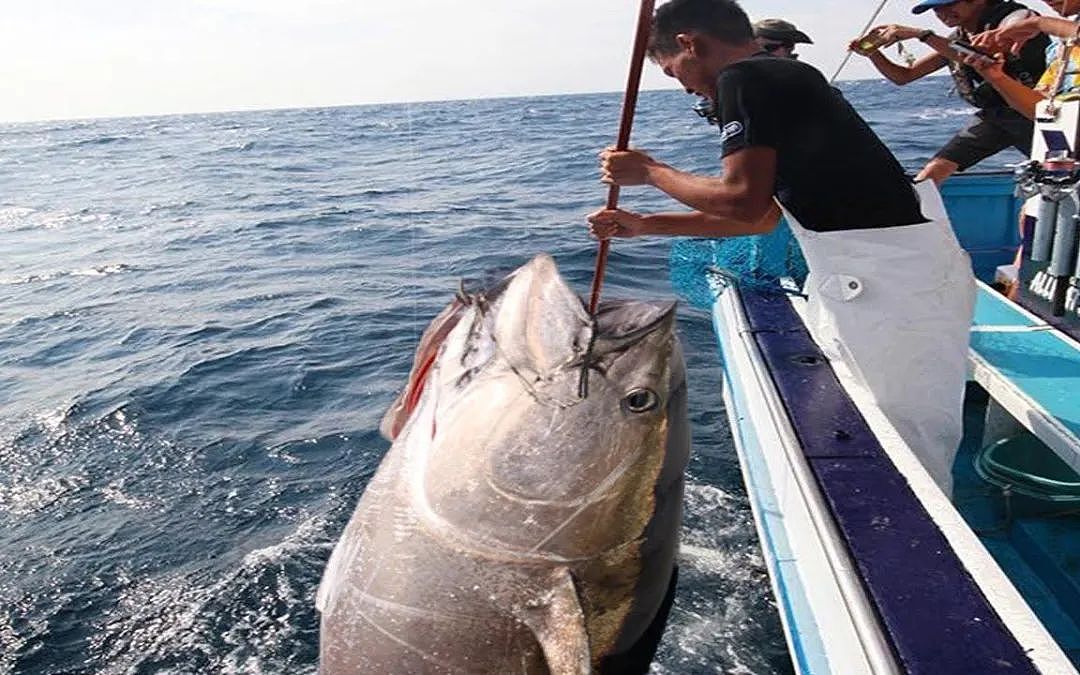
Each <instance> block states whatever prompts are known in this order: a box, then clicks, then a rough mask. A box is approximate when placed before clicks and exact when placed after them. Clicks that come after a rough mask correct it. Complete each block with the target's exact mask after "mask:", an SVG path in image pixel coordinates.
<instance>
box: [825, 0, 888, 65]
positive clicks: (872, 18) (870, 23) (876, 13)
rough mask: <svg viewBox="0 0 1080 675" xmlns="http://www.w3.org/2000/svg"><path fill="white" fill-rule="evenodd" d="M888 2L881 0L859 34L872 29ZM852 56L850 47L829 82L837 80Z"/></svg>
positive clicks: (864, 33)
mask: <svg viewBox="0 0 1080 675" xmlns="http://www.w3.org/2000/svg"><path fill="white" fill-rule="evenodd" d="M887 4H889V0H881V4H879V5H878V6H877V9H875V10H874V13H873V14H871V15H870V19H869V20H868V21H867V22H866V25H865V26H863V29H862V30H861V31H859V35H866V31H868V30H870V26H873V25H874V22H875V21H877V18H878V16H879V15H880V14H881V10H883V9H885V5H887ZM850 58H851V50H850V49H849V50H848V51H847V53H845V54H844V60H843V61H841V62H840V67H839V68H837V69H836V72H835V73H833V76H832V77H830V78H829V84H832V83H833V82H835V81H836V78H838V77H840V71H842V70H843V69H844V66H846V65H847V62H848V60H849V59H850Z"/></svg>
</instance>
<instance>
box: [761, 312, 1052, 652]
mask: <svg viewBox="0 0 1080 675" xmlns="http://www.w3.org/2000/svg"><path fill="white" fill-rule="evenodd" d="M740 301H741V302H742V307H743V311H744V312H745V313H746V315H747V317H748V319H749V320H750V323H751V327H752V329H753V330H754V341H755V342H756V343H757V345H758V349H759V350H760V353H761V355H762V358H763V360H764V361H765V363H766V365H767V367H768V369H769V372H770V374H771V375H772V377H773V382H774V384H775V385H776V388H777V390H778V391H779V392H780V396H781V399H782V401H783V404H784V406H785V408H786V409H787V412H788V417H789V420H790V421H791V423H792V426H793V427H794V428H795V432H796V434H797V436H798V437H799V440H800V441H801V442H802V446H803V450H804V455H805V456H806V458H807V461H808V463H809V465H810V467H811V470H812V472H813V473H814V475H815V477H816V478H817V483H818V487H819V488H820V490H821V491H822V493H823V495H824V496H825V498H826V500H827V502H828V503H829V506H830V508H831V511H832V514H833V517H834V518H835V519H836V523H837V525H838V527H839V530H840V533H841V536H842V537H843V539H844V541H845V543H846V544H847V546H848V551H849V553H850V554H851V557H852V559H853V560H854V562H855V563H856V566H857V567H858V570H859V576H860V577H861V579H862V581H863V584H864V588H865V590H866V591H867V595H868V597H869V598H870V600H871V602H872V604H873V606H874V608H875V609H876V611H877V613H878V618H879V619H880V620H881V622H882V624H883V625H884V627H885V629H886V634H887V635H888V637H889V639H890V641H891V643H892V647H893V649H894V650H895V652H896V654H897V656H898V659H899V661H900V662H901V663H903V664H904V667H905V668H906V669H907V670H908V671H910V672H927V673H945V672H947V673H964V672H970V673H985V672H992V671H994V672H997V671H1000V672H1017V673H1020V672H1027V673H1036V672H1038V671H1037V670H1036V668H1035V666H1034V664H1032V663H1031V661H1030V660H1029V659H1028V657H1027V655H1026V654H1025V651H1024V649H1023V647H1022V646H1021V645H1020V644H1019V642H1018V641H1017V640H1016V638H1015V637H1014V636H1013V635H1012V633H1011V632H1010V631H1009V630H1008V629H1007V628H1006V626H1005V624H1004V622H1003V621H1002V620H1001V618H1000V617H999V616H998V614H997V611H996V610H995V609H994V608H993V607H992V606H991V605H990V603H989V602H988V601H987V599H986V597H985V595H984V594H983V592H982V590H981V589H980V588H979V587H978V586H977V585H976V583H975V582H974V580H973V579H972V578H971V576H970V574H969V573H968V571H967V569H966V568H965V566H964V565H963V564H962V562H961V561H960V559H959V558H958V557H957V556H956V554H955V552H954V551H953V549H952V546H951V545H950V543H949V542H948V540H947V539H946V537H945V536H944V534H943V533H942V532H941V531H940V530H939V529H938V527H937V525H936V523H934V521H933V520H932V519H931V517H930V515H929V514H928V513H927V512H926V509H925V508H924V507H923V505H922V503H921V502H919V500H918V498H917V497H916V496H915V494H914V493H913V492H912V491H911V488H910V487H908V484H907V481H906V479H905V478H904V477H903V476H902V475H901V474H900V472H899V471H898V470H897V469H896V467H895V466H894V465H893V464H892V462H891V460H890V459H889V457H888V456H887V455H886V454H885V451H884V449H883V448H882V447H881V445H880V442H879V441H878V439H877V437H876V435H875V434H874V432H873V431H872V430H871V429H870V428H869V426H868V425H867V423H866V421H865V419H864V418H863V416H862V414H861V412H859V410H858V408H857V407H856V405H855V403H854V402H853V401H852V400H851V398H850V397H849V396H848V394H847V392H846V391H844V389H843V386H842V385H841V383H840V381H839V379H838V378H837V377H836V375H835V374H834V373H833V370H832V367H831V365H830V364H829V363H828V361H827V359H825V357H824V354H822V353H821V350H820V348H818V346H817V345H816V344H815V343H814V341H813V339H812V338H811V337H810V335H809V332H807V331H806V329H805V328H804V327H802V320H801V318H800V317H799V316H798V314H797V313H796V312H795V310H794V308H793V307H792V306H791V303H790V302H789V301H788V298H787V297H786V296H782V295H780V296H777V295H774V296H772V297H771V298H770V297H767V296H766V295H764V294H763V293H761V292H758V291H748V292H746V293H741V294H740ZM795 322H797V323H798V326H799V328H792V327H791V326H792V325H793V324H794V323H795ZM769 326H779V327H780V328H778V329H770V328H769ZM823 409H824V410H829V411H831V412H832V413H833V414H831V415H822V414H821V412H822V410H823ZM913 610H914V611H913ZM943 639H946V640H950V641H955V642H956V644H955V646H954V648H952V649H948V650H942V649H941V642H942V640H943ZM1004 664H1011V666H1009V667H1004Z"/></svg>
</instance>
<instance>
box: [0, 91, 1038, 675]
mask: <svg viewBox="0 0 1080 675" xmlns="http://www.w3.org/2000/svg"><path fill="white" fill-rule="evenodd" d="M843 89H844V90H845V92H846V93H847V95H848V97H849V99H850V100H852V102H853V103H854V104H855V105H856V107H857V108H858V109H859V110H860V111H861V112H862V113H863V114H864V116H865V117H866V118H867V119H868V120H869V121H870V122H871V123H872V124H873V125H874V127H875V129H876V130H877V131H878V133H879V134H880V135H881V136H882V137H883V138H884V139H885V140H886V142H887V143H888V144H889V145H890V146H891V147H892V149H893V150H894V151H895V152H896V154H897V155H898V156H899V157H900V158H901V160H902V161H903V162H904V164H905V165H906V166H908V167H911V168H913V169H914V168H917V167H918V166H920V165H921V163H922V162H924V161H925V160H926V159H927V158H928V157H929V156H930V155H931V154H932V153H933V151H934V150H935V149H936V148H937V147H939V146H940V145H941V143H942V142H944V140H946V139H947V138H948V137H949V136H950V135H951V133H952V132H953V131H955V130H956V129H958V128H959V127H960V126H961V124H962V123H963V120H964V118H965V117H966V115H967V114H969V111H968V110H967V109H966V107H965V105H964V104H963V103H962V102H961V101H959V100H958V99H957V98H955V97H949V96H948V95H947V92H948V89H949V87H948V83H947V82H946V81H945V80H940V79H935V80H926V81H923V82H920V83H916V84H913V85H909V86H908V87H904V88H897V87H893V86H892V85H889V84H886V83H882V82H853V83H846V84H844V85H843ZM620 100H621V96H620V95H618V94H596V95H585V96H555V97H540V98H518V99H499V100H484V101H457V102H445V103H424V104H408V105H406V104H402V105H384V106H367V107H345V108H330V109H308V110H282V111H270V112H250V113H221V114H205V115H184V116H165V117H145V118H127V119H113V120H89V121H68V122H42V123H29V124H17V125H5V126H0V255H2V260H3V266H2V267H0V466H2V467H3V471H2V472H0V570H3V572H2V574H0V673H5V672H14V673H159V672H168V673H310V672H314V670H315V668H316V661H317V652H318V616H317V614H316V612H315V609H314V603H313V598H314V592H315V588H316V586H317V584H318V581H319V579H320V576H321V573H322V569H323V566H324V565H325V563H326V560H327V557H328V556H329V554H330V550H331V548H332V546H333V544H334V542H335V541H336V538H337V536H338V535H339V533H340V532H341V530H342V528H343V527H344V525H345V523H346V521H347V519H348V517H349V515H350V513H351V511H352V508H353V506H354V504H355V502H356V500H357V499H358V497H359V495H360V493H361V492H362V491H363V488H364V485H365V482H366V481H367V480H368V478H369V477H370V476H371V475H372V472H373V471H374V470H375V467H376V466H377V465H378V462H379V460H380V458H381V456H382V455H383V453H384V452H385V450H386V449H387V447H388V444H387V442H386V441H384V440H383V439H382V438H381V437H380V436H379V435H378V433H377V426H378V421H379V419H380V417H381V415H382V413H383V412H384V410H385V408H386V407H387V405H388V404H389V403H390V401H391V400H392V399H393V397H394V396H395V394H396V392H397V390H398V389H399V387H400V386H401V385H402V383H403V380H404V377H405V376H406V374H407V372H408V369H409V366H410V363H411V357H412V352H413V349H414V347H415V344H416V340H417V338H418V337H419V335H420V333H421V332H422V330H423V329H424V327H425V326H426V324H427V321H428V320H429V319H430V318H432V317H433V316H434V315H435V314H436V313H437V312H438V311H439V309H441V307H442V306H444V305H445V303H446V302H448V300H449V299H450V297H451V295H452V293H453V290H454V288H455V287H456V285H457V282H458V280H459V279H462V278H465V279H484V278H489V277H490V276H491V275H492V274H498V273H500V272H506V271H509V270H511V269H513V268H515V267H517V266H518V265H519V264H521V263H522V262H524V261H525V260H527V259H528V258H529V257H531V255H533V254H534V253H537V252H540V251H547V252H549V253H551V254H552V255H554V256H555V258H556V260H557V262H558V263H559V265H560V267H561V269H562V271H563V273H564V275H565V276H566V277H567V278H568V280H570V281H571V282H572V283H573V284H574V285H575V286H576V287H577V288H579V289H580V290H581V292H582V293H583V294H584V293H587V291H588V285H589V282H590V280H591V276H592V266H593V261H594V256H595V248H596V247H595V243H594V242H592V241H591V240H589V239H588V237H587V236H586V233H585V230H584V227H583V225H582V223H583V216H584V214H586V213H587V212H589V211H591V210H593V209H595V208H597V207H598V206H599V205H601V204H602V203H603V200H604V198H605V195H606V189H605V187H604V186H603V185H601V184H600V183H599V182H598V181H597V171H596V152H597V151H598V150H599V149H600V148H601V147H603V146H605V145H607V144H609V143H611V142H612V141H613V139H614V137H615V132H616V126H617V123H618V117H619V105H620ZM692 103H693V101H692V100H691V98H690V97H688V96H686V95H685V94H682V93H680V92H675V91H667V92H645V93H644V94H643V95H642V97H641V101H640V107H639V113H638V116H637V120H636V123H635V133H634V144H635V145H638V146H641V147H644V148H648V149H650V150H652V151H653V152H654V153H655V154H656V155H657V156H658V157H660V158H661V159H663V160H665V161H668V162H670V163H672V164H675V165H676V166H680V167H683V168H687V169H690V170H696V171H708V170H713V169H714V168H715V166H716V163H717V159H716V158H717V143H716V140H717V139H716V133H717V131H716V129H715V128H714V127H709V126H708V125H706V124H704V123H703V122H701V121H700V120H699V119H698V118H697V117H696V116H695V115H693V113H692V112H691V111H690V109H689V107H690V105H691V104H692ZM792 104H793V105H796V104H797V102H795V101H793V102H792ZM836 151H837V152H838V153H841V152H844V151H845V148H841V147H838V148H837V149H836ZM1018 157H1019V155H1018V154H1016V153H1008V154H1003V155H1000V156H998V157H996V158H994V159H992V160H988V162H987V163H986V164H985V165H984V166H986V167H990V168H996V167H1000V166H1002V165H1003V164H1005V163H1006V162H1009V161H1014V160H1015V159H1017V158H1018ZM622 203H623V204H624V205H626V206H627V207H629V208H640V209H656V208H667V207H669V206H672V204H671V203H670V202H668V201H667V200H666V199H664V198H662V197H660V196H658V195H657V194H655V193H652V192H650V191H648V190H646V189H626V190H624V191H623V199H622ZM668 249H669V243H668V242H666V241H663V240H635V241H617V242H615V244H614V246H613V251H612V255H611V258H610V263H609V268H608V276H607V281H606V284H605V297H608V296H612V297H613V296H626V297H629V296H633V297H669V296H671V294H672V290H671V287H670V284H669V282H668V280H667V271H666V268H667V256H668ZM679 329H680V333H681V335H682V339H683V343H684V346H685V350H686V356H687V362H688V366H689V378H690V409H691V415H692V424H693V434H694V454H693V459H692V462H691V466H690V469H689V477H688V478H689V482H688V487H687V496H686V499H687V508H686V522H685V528H684V546H683V550H682V553H681V577H680V586H679V590H678V595H677V598H676V604H675V606H674V609H673V611H672V615H671V619H670V621H669V625H668V629H667V632H666V634H665V637H664V640H663V642H662V644H661V649H660V653H659V655H658V659H657V662H656V664H655V666H654V671H655V672H657V673H713V672H724V673H754V674H766V673H785V672H789V671H790V668H791V665H790V662H789V660H788V657H787V655H786V649H785V644H784V639H783V635H782V633H781V626H780V621H779V618H778V616H777V613H776V609H775V605H774V603H773V599H772V596H771V591H770V589H769V583H768V578H767V576H766V573H765V569H764V562H763V560H762V557H761V554H760V552H759V550H758V545H757V540H756V535H755V533H754V529H753V524H752V518H751V513H750V508H749V504H748V502H747V499H746V495H745V491H744V488H743V485H742V480H741V477H740V473H739V469H738V461H737V459H736V457H735V453H734V449H733V446H732V441H731V437H730V434H729V432H728V429H727V423H726V419H725V417H724V411H723V404H722V402H721V395H720V383H721V373H720V370H719V364H718V360H717V350H716V348H715V342H714V339H713V337H712V332H711V326H710V322H709V317H708V316H707V314H705V313H704V312H701V311H699V310H695V309H693V308H690V307H687V306H683V307H682V308H681V309H680V321H679Z"/></svg>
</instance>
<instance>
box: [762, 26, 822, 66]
mask: <svg viewBox="0 0 1080 675" xmlns="http://www.w3.org/2000/svg"><path fill="white" fill-rule="evenodd" d="M754 39H755V40H757V43H758V46H759V47H761V48H762V49H763V50H764V51H767V52H769V53H770V54H772V55H773V56H782V57H784V58H788V59H797V58H799V55H798V54H796V53H795V45H798V44H804V45H812V44H814V41H813V40H811V39H810V36H809V35H807V34H806V33H804V32H802V31H801V30H799V29H798V28H796V27H795V24H793V23H791V22H790V21H784V20H783V19H762V20H761V21H758V22H756V23H755V24H754Z"/></svg>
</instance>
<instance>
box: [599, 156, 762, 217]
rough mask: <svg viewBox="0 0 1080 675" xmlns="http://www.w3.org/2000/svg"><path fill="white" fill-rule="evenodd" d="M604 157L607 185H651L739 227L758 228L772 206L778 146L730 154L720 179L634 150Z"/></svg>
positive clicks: (602, 175) (724, 160)
mask: <svg viewBox="0 0 1080 675" xmlns="http://www.w3.org/2000/svg"><path fill="white" fill-rule="evenodd" d="M600 159H601V164H600V172H601V180H602V181H603V182H605V183H609V184H613V185H620V186H627V185H652V186H653V187H655V188H658V189H659V190H661V191H663V192H665V193H667V194H668V195H669V196H670V197H672V198H673V199H676V200H678V201H680V202H682V203H683V204H686V205H687V206H689V207H690V208H692V209H695V210H697V211H700V212H702V213H704V214H708V215H710V216H714V217H716V218H720V219H723V220H725V221H728V222H730V223H733V224H735V226H745V227H748V228H756V227H757V224H758V222H759V221H760V220H761V219H762V217H764V215H765V213H766V212H767V211H768V210H769V209H770V208H771V207H772V206H773V191H774V187H775V181H776V150H774V149H772V148H770V147H766V146H750V147H746V148H742V149H739V150H736V151H734V152H732V153H730V154H728V155H727V156H726V157H724V159H723V161H722V165H723V174H722V175H721V176H719V177H717V176H699V175H696V174H692V173H687V172H685V171H679V170H678V169H675V168H673V167H671V166H668V165H667V164H664V163H663V162H658V161H656V160H655V159H653V158H652V157H649V156H648V155H646V154H645V153H642V152H638V151H634V150H628V151H616V150H610V149H609V150H605V151H604V152H602V153H601V154H600Z"/></svg>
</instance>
